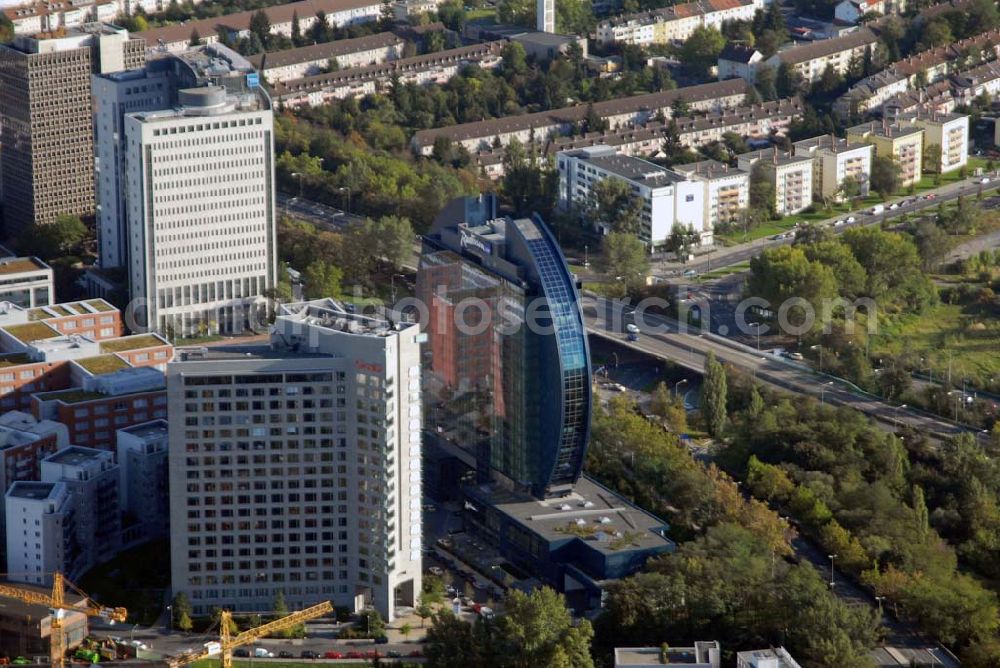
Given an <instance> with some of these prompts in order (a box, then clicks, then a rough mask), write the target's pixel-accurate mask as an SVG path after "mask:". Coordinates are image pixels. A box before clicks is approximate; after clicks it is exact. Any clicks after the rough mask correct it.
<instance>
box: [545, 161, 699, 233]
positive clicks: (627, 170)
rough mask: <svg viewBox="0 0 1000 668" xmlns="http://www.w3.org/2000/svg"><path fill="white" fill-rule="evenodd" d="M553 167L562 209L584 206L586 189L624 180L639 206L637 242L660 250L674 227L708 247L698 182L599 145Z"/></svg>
mask: <svg viewBox="0 0 1000 668" xmlns="http://www.w3.org/2000/svg"><path fill="white" fill-rule="evenodd" d="M556 168H557V169H558V170H559V204H560V205H561V206H562V207H564V208H565V207H569V206H572V205H576V206H582V207H586V206H588V202H589V200H590V197H591V189H592V188H593V187H594V186H596V185H597V184H598V183H600V182H601V181H603V180H604V179H613V180H616V181H623V182H625V183H626V184H627V185H628V186H629V188H630V190H631V191H632V193H633V194H634V195H635V196H636V197H638V198H639V199H640V200H641V201H642V204H643V207H642V213H641V215H640V218H641V220H640V226H639V239H640V240H641V241H642V242H643V243H645V244H646V245H647V246H650V247H656V246H659V245H662V244H663V243H664V242H665V241H666V240H667V239H668V238H669V237H670V234H671V232H673V230H674V228H675V227H680V228H688V227H690V228H691V229H692V230H694V232H695V233H697V235H698V238H699V240H700V243H704V244H706V245H707V244H711V243H712V239H713V236H712V224H713V222H712V218H711V216H708V215H706V211H705V208H706V203H707V197H708V191H707V190H706V188H705V185H704V184H703V183H702V182H701V181H696V180H693V179H691V178H689V177H688V176H687V175H685V174H681V173H678V172H676V171H672V170H669V169H667V168H666V167H661V166H659V165H656V164H653V163H651V162H649V161H648V160H643V159H641V158H636V157H633V156H629V155H620V154H619V153H618V151H617V149H615V148H612V147H610V146H604V145H597V146H588V147H586V148H578V149H573V150H570V151H560V152H559V153H557V154H556ZM601 231H602V232H604V233H605V234H606V233H608V232H610V230H607V229H605V230H601Z"/></svg>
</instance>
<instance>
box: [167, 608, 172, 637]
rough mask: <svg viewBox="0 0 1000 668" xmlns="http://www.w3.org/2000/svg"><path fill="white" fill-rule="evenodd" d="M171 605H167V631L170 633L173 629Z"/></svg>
mask: <svg viewBox="0 0 1000 668" xmlns="http://www.w3.org/2000/svg"><path fill="white" fill-rule="evenodd" d="M173 609H174V608H173V606H170V605H168V606H167V633H172V632H173V630H174V613H173V612H172V611H173Z"/></svg>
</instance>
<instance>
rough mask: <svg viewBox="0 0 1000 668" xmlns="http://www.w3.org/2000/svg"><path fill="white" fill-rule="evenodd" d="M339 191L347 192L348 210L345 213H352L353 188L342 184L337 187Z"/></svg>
mask: <svg viewBox="0 0 1000 668" xmlns="http://www.w3.org/2000/svg"><path fill="white" fill-rule="evenodd" d="M337 192H339V193H347V210H346V211H345V213H347V214H348V215H350V213H351V189H350V188H347V187H345V186H341V187H339V188H337Z"/></svg>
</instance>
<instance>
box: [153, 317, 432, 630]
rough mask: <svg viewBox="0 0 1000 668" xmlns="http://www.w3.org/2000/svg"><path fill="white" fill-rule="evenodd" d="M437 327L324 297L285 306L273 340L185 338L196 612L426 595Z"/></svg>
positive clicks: (181, 445)
mask: <svg viewBox="0 0 1000 668" xmlns="http://www.w3.org/2000/svg"><path fill="white" fill-rule="evenodd" d="M423 336H424V335H422V334H421V333H420V331H419V327H418V326H417V325H412V324H393V323H391V322H388V321H385V320H380V319H376V318H370V317H365V316H361V315H355V314H353V313H349V312H348V311H347V310H346V309H345V308H344V307H343V306H342V305H340V304H338V303H337V302H334V301H333V300H321V301H314V302H307V303H304V304H295V305H285V306H282V307H280V310H279V312H278V314H277V318H276V321H275V324H274V326H273V329H272V333H271V342H270V345H250V346H246V345H244V346H230V347H224V346H220V347H212V348H187V349H179V350H178V355H177V358H176V361H175V362H173V363H171V364H170V366H169V367H168V372H167V392H168V396H169V401H170V404H171V406H175V407H176V410H171V412H170V418H169V423H170V424H169V443H170V451H169V467H170V472H171V475H170V544H171V568H172V572H171V581H172V589H173V591H174V592H175V593H178V592H184V593H185V594H186V595H187V596H188V598H190V600H191V602H192V605H193V608H194V612H195V613H196V614H206V613H207V612H208V611H209V609H210V608H211V607H212V606H221V607H226V608H229V609H232V610H234V611H237V612H239V611H253V610H269V609H270V607H271V605H272V604H273V601H274V597H275V595H276V594H277V593H278V592H279V591H281V592H283V593H284V596H285V599H286V600H287V601H288V604H289V607H291V608H293V609H294V608H297V607H301V606H305V605H310V604H314V603H317V602H319V601H323V600H331V601H333V602H334V604H336V605H340V606H347V607H349V608H351V609H353V610H357V609H360V608H362V607H363V606H365V605H373V606H374V607H375V608H376V609H377V610H378V611H379V612H380V613H382V615H383V616H385V617H387V618H389V619H391V618H392V617H393V615H394V611H395V608H396V606H397V605H408V606H410V605H413V604H414V603H415V601H416V598H417V596H418V595H419V592H420V590H421V569H420V564H421V561H420V554H421V523H420V522H421V518H420V512H421V470H420V453H421V409H420V406H421V386H420V344H421V342H422V340H423Z"/></svg>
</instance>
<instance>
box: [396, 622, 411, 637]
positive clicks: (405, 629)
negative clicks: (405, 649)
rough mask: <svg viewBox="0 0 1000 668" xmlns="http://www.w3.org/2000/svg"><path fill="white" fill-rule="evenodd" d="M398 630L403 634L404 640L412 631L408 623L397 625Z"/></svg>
mask: <svg viewBox="0 0 1000 668" xmlns="http://www.w3.org/2000/svg"><path fill="white" fill-rule="evenodd" d="M399 632H400V633H402V634H403V639H404V640H405V639H406V638H408V637H409V636H410V634H411V633H413V627H412V626H410V625H409V624H403V625H402V626H400V627H399Z"/></svg>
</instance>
